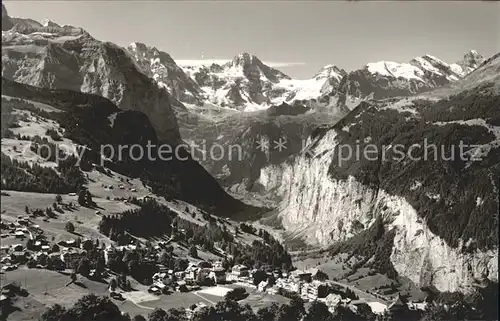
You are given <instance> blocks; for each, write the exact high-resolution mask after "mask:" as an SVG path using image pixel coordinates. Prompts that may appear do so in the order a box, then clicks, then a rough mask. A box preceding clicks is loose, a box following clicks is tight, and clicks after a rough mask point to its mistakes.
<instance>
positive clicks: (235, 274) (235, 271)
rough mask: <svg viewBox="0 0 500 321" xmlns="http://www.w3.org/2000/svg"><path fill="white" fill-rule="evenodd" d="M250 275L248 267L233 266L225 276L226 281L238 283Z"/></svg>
mask: <svg viewBox="0 0 500 321" xmlns="http://www.w3.org/2000/svg"><path fill="white" fill-rule="evenodd" d="M249 275H250V271H249V269H248V267H246V266H245V265H241V264H238V265H235V266H233V268H232V269H231V272H230V273H229V274H228V275H227V279H228V281H238V280H241V279H243V278H245V277H248V276H249Z"/></svg>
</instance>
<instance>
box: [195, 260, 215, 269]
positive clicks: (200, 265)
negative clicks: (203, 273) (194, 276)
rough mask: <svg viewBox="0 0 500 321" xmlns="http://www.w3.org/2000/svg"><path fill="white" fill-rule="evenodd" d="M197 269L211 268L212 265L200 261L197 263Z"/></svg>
mask: <svg viewBox="0 0 500 321" xmlns="http://www.w3.org/2000/svg"><path fill="white" fill-rule="evenodd" d="M198 267H199V268H201V269H203V268H208V269H210V268H212V264H211V263H209V262H206V261H201V262H200V263H198Z"/></svg>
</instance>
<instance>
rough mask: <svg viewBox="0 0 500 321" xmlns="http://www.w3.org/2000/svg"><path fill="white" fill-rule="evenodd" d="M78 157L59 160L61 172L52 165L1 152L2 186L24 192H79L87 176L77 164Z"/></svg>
mask: <svg viewBox="0 0 500 321" xmlns="http://www.w3.org/2000/svg"><path fill="white" fill-rule="evenodd" d="M76 162H77V159H76V157H74V156H69V157H68V158H67V159H66V160H62V161H59V166H58V167H57V168H58V169H59V171H60V174H59V173H58V172H56V171H55V170H54V169H53V168H51V167H44V166H40V165H39V164H36V163H34V164H30V163H28V162H23V161H18V160H16V159H11V158H10V157H9V156H7V155H5V154H4V153H3V152H2V153H1V168H2V182H1V188H2V189H6V190H15V191H23V192H37V193H58V194H67V193H72V192H77V191H78V190H79V189H80V188H81V186H82V185H83V184H84V183H85V178H84V177H83V174H82V173H81V172H80V170H79V168H78V167H77V166H76Z"/></svg>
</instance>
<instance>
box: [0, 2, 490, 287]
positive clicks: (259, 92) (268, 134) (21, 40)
mask: <svg viewBox="0 0 500 321" xmlns="http://www.w3.org/2000/svg"><path fill="white" fill-rule="evenodd" d="M2 77H3V85H4V86H5V87H6V88H7V91H3V93H5V95H10V96H15V97H19V98H26V99H33V100H37V101H39V102H44V103H47V102H49V101H50V96H51V95H56V94H57V93H58V94H57V95H56V96H57V97H58V98H57V99H54V100H55V101H56V102H55V103H57V106H59V107H60V108H61V109H64V110H65V111H66V115H68V116H67V117H70V118H71V117H73V118H75V119H73V118H71V119H73V120H72V122H69V121H68V120H65V121H68V122H69V123H70V124H74V123H76V124H79V122H83V123H84V124H85V126H81V127H79V128H77V129H74V128H73V130H75V131H76V133H77V138H79V139H81V141H78V143H79V144H82V145H83V143H84V142H85V141H87V140H88V141H90V142H93V143H94V144H98V143H100V144H105V143H108V142H110V141H112V142H114V143H116V142H117V141H120V137H121V135H120V134H121V133H123V135H124V137H127V139H128V140H129V141H130V142H140V143H141V144H143V143H144V139H148V138H150V139H151V140H154V141H159V142H168V143H171V144H174V145H176V146H177V145H179V144H181V142H182V141H183V140H184V141H186V142H190V141H197V140H201V139H204V140H207V141H208V142H219V143H222V144H225V145H228V144H238V145H240V146H242V150H243V160H238V161H228V160H227V159H220V160H217V161H214V160H210V159H209V160H203V161H200V163H201V165H203V166H204V167H205V169H206V170H207V171H208V172H207V171H205V169H204V168H202V166H200V164H199V163H197V162H196V161H194V160H192V159H191V160H190V161H189V162H188V163H186V164H182V162H180V163H179V162H174V163H171V164H167V165H165V164H157V163H151V164H149V163H147V164H140V166H143V167H139V166H137V165H130V164H125V168H126V169H127V170H129V171H132V172H133V173H134V174H135V175H137V176H140V177H141V178H142V179H143V182H144V183H145V185H149V186H151V187H152V189H153V190H154V191H155V192H157V193H159V194H161V195H162V196H165V197H172V196H173V197H176V198H179V199H183V200H185V201H187V202H189V203H191V204H194V205H196V206H199V207H201V208H204V209H206V210H208V211H212V213H213V214H218V215H223V216H227V217H232V218H236V217H238V218H241V217H243V219H246V220H253V219H255V218H256V217H260V215H261V214H262V212H264V211H261V210H260V209H257V208H254V207H252V206H247V205H246V204H243V203H242V202H240V201H237V200H235V199H234V198H233V197H231V196H230V195H228V194H227V193H226V192H225V191H224V190H223V188H221V186H220V184H224V186H225V187H226V188H228V189H229V190H230V191H231V192H234V191H235V190H237V191H238V192H241V191H243V192H244V193H245V192H248V190H251V191H252V192H255V193H258V194H259V195H260V196H263V197H265V198H266V201H268V200H271V201H272V202H273V205H274V206H272V207H273V209H272V210H271V211H267V208H266V209H265V212H266V215H265V216H264V217H263V218H262V220H261V221H260V222H261V223H265V224H268V225H274V226H275V227H278V228H281V229H282V230H284V232H283V235H284V237H283V238H284V239H285V240H286V241H297V240H299V241H300V242H301V243H300V244H307V245H310V246H313V247H317V248H322V249H323V252H320V254H319V256H320V258H321V259H322V260H323V259H326V260H327V259H328V258H329V255H336V254H339V253H348V255H349V257H355V258H356V259H357V260H358V262H357V263H356V266H357V267H358V268H364V267H367V268H371V269H374V270H376V271H378V272H379V273H383V274H387V275H390V276H391V277H393V278H396V277H398V276H399V277H405V278H407V279H410V280H411V281H412V282H413V283H414V284H416V285H417V286H419V287H434V288H437V289H438V290H439V291H450V292H453V291H467V290H468V289H470V288H471V287H473V286H479V285H481V284H483V283H484V282H486V281H494V282H498V263H497V261H498V234H497V231H498V213H499V211H498V210H499V200H498V191H499V189H500V186H499V182H500V177H499V173H500V167H499V166H500V163H499V159H500V154H499V152H500V120H499V118H498V117H499V116H498V115H499V106H500V100H499V99H500V87H499V84H500V57H499V55H498V54H497V55H495V56H493V57H490V58H488V59H485V58H484V57H482V55H480V54H479V53H478V52H476V51H474V50H471V51H470V52H467V53H465V55H464V58H463V59H462V60H461V61H459V62H455V63H446V62H444V61H442V60H440V59H438V58H436V57H434V56H431V55H424V56H421V57H416V58H414V59H412V60H410V61H409V62H404V63H397V62H391V61H379V62H373V63H368V64H366V65H365V66H363V67H361V68H360V69H357V70H353V71H346V70H344V69H341V68H340V67H337V66H336V65H328V66H325V67H324V68H322V69H321V70H319V71H318V72H317V74H316V75H314V76H312V77H311V78H310V79H306V80H297V79H292V78H291V77H289V76H288V75H286V74H284V73H283V72H281V71H279V70H277V69H275V68H271V67H269V66H267V65H266V64H265V63H264V62H263V61H262V60H260V59H259V58H258V57H256V56H254V55H252V54H249V53H241V54H238V55H236V56H235V57H234V58H233V59H232V60H230V61H228V62H227V63H225V64H221V65H219V64H211V65H207V66H204V65H196V66H179V65H178V64H177V63H176V62H175V59H174V58H172V57H171V56H170V55H169V54H168V53H166V52H163V51H161V50H159V49H157V48H155V47H153V46H148V45H146V44H143V43H140V42H134V43H132V44H130V45H129V46H127V47H125V48H124V47H121V46H118V45H115V44H113V43H110V42H103V41H99V40H97V39H95V38H93V37H92V36H91V35H90V34H89V33H88V32H86V31H85V30H83V29H81V28H76V27H72V26H60V25H58V24H56V23H54V22H50V21H47V22H46V23H43V24H41V23H38V22H36V21H33V20H31V19H19V18H12V17H10V16H9V15H8V13H7V11H6V9H5V7H3V6H2ZM4 86H2V87H4ZM82 93H84V94H82ZM80 95H83V96H80ZM97 96H99V97H101V98H102V97H104V98H105V100H98V101H97V102H96V101H94V100H93V99H94V98H89V97H97ZM81 97H85V98H81ZM104 98H103V99H104ZM82 99H83V101H84V102H85V103H81V100H82ZM73 105H76V107H75V108H74V109H71V106H73ZM89 106H90V107H89ZM102 106H105V107H102ZM106 106H107V107H106ZM77 107H78V108H77ZM80 107H88V110H87V112H89V113H91V114H92V115H93V113H96V115H93V116H95V117H94V118H95V120H96V122H97V123H96V124H97V129H96V132H97V133H98V134H99V135H102V137H101V136H98V137H96V135H97V134H95V133H94V132H93V130H92V122H91V121H89V119H88V118H86V117H90V116H88V115H87V114H86V113H85V112H84V111H82V110H84V109H82V108H80ZM101 107H102V108H101ZM101 109H102V110H101ZM77 112H78V113H77ZM80 112H81V113H83V116H82V114H80ZM72 113H76V114H75V115H74V116H72ZM115 114H116V115H120V121H119V122H118V123H117V126H118V127H114V126H112V125H109V124H108V123H107V119H110V118H113V115H115ZM79 117H81V118H79ZM76 127H78V126H76ZM82 127H83V128H82ZM136 127H137V128H136ZM138 128H142V129H144V132H145V133H141V130H139V129H138ZM107 132H109V133H110V134H109V136H107V135H106V134H104V133H107ZM94 134H95V135H94ZM283 136H286V137H288V138H290V140H291V143H292V144H291V145H288V149H286V150H285V151H284V152H281V151H276V150H272V151H269V150H260V151H259V150H257V149H256V146H257V145H258V143H259V142H261V141H262V139H264V140H267V141H270V142H273V141H276V140H278V139H280V138H281V137H283ZM426 138H427V139H429V141H430V142H431V143H434V144H436V145H438V146H442V149H444V150H445V152H446V153H445V154H447V155H449V153H451V154H454V153H455V152H454V149H453V146H457V145H459V144H460V143H461V142H462V141H465V142H466V143H467V144H468V145H470V146H475V147H474V148H473V149H470V150H467V152H466V154H467V155H469V156H471V155H475V156H481V158H480V159H479V160H478V161H472V160H470V159H467V160H457V159H447V158H443V159H437V160H435V161H434V162H432V161H431V162H425V161H422V160H418V161H409V160H404V161H401V162H400V161H396V160H394V159H393V158H392V159H391V158H389V159H380V156H381V155H384V153H387V155H392V156H394V155H393V152H392V151H390V147H392V146H394V145H397V144H403V145H404V146H413V145H415V144H420V143H421V142H422V141H423V140H424V139H426ZM367 145H375V147H376V148H377V155H378V156H379V157H377V158H376V159H375V160H373V159H368V158H366V157H365V158H361V159H354V158H348V159H347V160H346V161H345V162H343V163H339V162H338V159H339V158H342V156H344V155H343V154H342V153H343V151H342V146H359V147H362V148H364V147H366V146H367ZM304 150H305V151H307V152H306V153H304ZM422 153H423V150H422V149H421V150H420V151H418V155H419V156H422V155H421V154H422ZM96 157H97V156H96ZM110 166H111V165H110ZM115 166H116V165H115ZM121 166H124V165H123V164H119V165H118V167H119V168H121ZM121 169H122V168H121ZM209 173H210V174H209ZM213 177H217V181H216V180H215V179H214V178H213ZM242 185H244V188H240V187H241V186H242ZM244 200H245V199H244ZM266 204H267V203H266ZM256 213H258V214H259V216H257V215H256ZM318 262H319V261H318ZM318 264H319V263H318ZM325 264H326V263H325Z"/></svg>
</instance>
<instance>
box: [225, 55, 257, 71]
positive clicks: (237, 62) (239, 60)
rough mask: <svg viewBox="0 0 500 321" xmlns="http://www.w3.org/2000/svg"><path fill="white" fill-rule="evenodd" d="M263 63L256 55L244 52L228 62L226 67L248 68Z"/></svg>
mask: <svg viewBox="0 0 500 321" xmlns="http://www.w3.org/2000/svg"><path fill="white" fill-rule="evenodd" d="M259 62H260V63H262V62H261V61H260V60H259V58H257V57H256V56H255V55H252V54H249V53H248V52H242V53H240V54H239V55H237V56H235V57H234V58H233V59H232V60H231V61H229V62H227V63H226V64H225V65H224V66H227V67H237V66H240V67H243V68H245V67H248V66H249V65H252V64H255V63H259Z"/></svg>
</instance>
